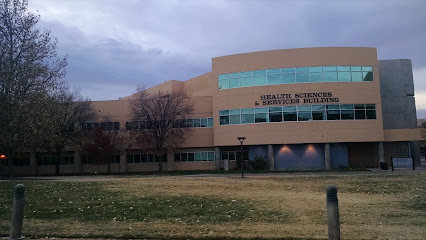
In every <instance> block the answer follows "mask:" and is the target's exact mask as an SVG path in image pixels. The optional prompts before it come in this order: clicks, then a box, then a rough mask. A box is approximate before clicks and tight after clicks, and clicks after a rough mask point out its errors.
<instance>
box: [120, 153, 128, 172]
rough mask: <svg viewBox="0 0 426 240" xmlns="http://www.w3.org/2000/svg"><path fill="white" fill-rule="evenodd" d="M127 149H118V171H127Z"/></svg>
mask: <svg viewBox="0 0 426 240" xmlns="http://www.w3.org/2000/svg"><path fill="white" fill-rule="evenodd" d="M126 154H127V151H126V150H125V149H121V150H120V172H121V173H125V172H127V159H126Z"/></svg>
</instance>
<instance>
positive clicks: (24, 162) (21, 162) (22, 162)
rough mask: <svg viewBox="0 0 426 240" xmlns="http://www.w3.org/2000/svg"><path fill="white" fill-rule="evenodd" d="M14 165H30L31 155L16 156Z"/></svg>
mask: <svg viewBox="0 0 426 240" xmlns="http://www.w3.org/2000/svg"><path fill="white" fill-rule="evenodd" d="M12 165H13V166H29V165H30V158H29V157H23V158H15V159H13V162H12Z"/></svg>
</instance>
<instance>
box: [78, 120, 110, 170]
mask: <svg viewBox="0 0 426 240" xmlns="http://www.w3.org/2000/svg"><path fill="white" fill-rule="evenodd" d="M116 136H117V133H116V132H107V131H104V130H103V129H101V128H96V129H94V131H92V132H91V134H90V135H89V137H88V138H87V139H86V142H84V143H83V151H84V152H85V153H87V154H88V155H89V156H90V157H91V158H92V159H93V160H94V162H95V163H96V164H98V165H103V164H107V165H108V173H110V172H111V167H110V163H111V158H112V156H113V154H114V153H115V151H116V148H115V144H114V143H115V138H116Z"/></svg>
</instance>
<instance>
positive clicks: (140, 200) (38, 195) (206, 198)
mask: <svg viewBox="0 0 426 240" xmlns="http://www.w3.org/2000/svg"><path fill="white" fill-rule="evenodd" d="M425 177H426V174H424V173H422V174H410V173H407V174H381V175H378V174H359V175H358V174H348V175H332V174H318V175H313V174H310V175H272V176H254V177H248V178H245V179H241V178H233V177H213V178H207V177H206V178H200V177H141V178H129V179H120V180H119V181H106V182H81V181H79V182H53V181H31V182H25V184H26V186H27V194H28V203H27V206H26V219H25V234H26V235H27V236H37V237H44V236H56V237H104V238H159V239H172V238H174V239H191V238H192V239H242V238H246V239H256V238H257V239H286V238H289V239H292V238H300V239H325V238H327V225H326V224H327V223H326V212H325V192H324V188H325V186H327V185H328V184H336V185H337V186H338V189H339V205H340V215H341V222H342V226H341V231H342V236H343V237H344V238H346V239H360V238H364V239H371V238H385V239H394V238H395V239H398V238H410V239H422V238H424V236H425V234H426V232H425V228H424V226H425V225H426V208H425V206H426V205H425V204H426V200H425V198H426V193H425V191H424V187H425V183H426V181H425ZM14 184H16V182H12V183H0V194H1V195H0V197H1V198H0V201H1V202H0V219H10V208H11V196H12V193H11V191H13V186H14ZM7 199H9V200H7ZM70 202H71V203H70ZM7 224H8V221H5V220H0V234H1V235H3V236H6V235H7V234H8V231H9V228H8V226H7Z"/></svg>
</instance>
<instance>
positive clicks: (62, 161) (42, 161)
mask: <svg viewBox="0 0 426 240" xmlns="http://www.w3.org/2000/svg"><path fill="white" fill-rule="evenodd" d="M37 164H38V165H39V166H47V165H56V157H55V156H40V157H37ZM72 164H74V156H73V155H69V156H62V157H60V158H59V165H72Z"/></svg>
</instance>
